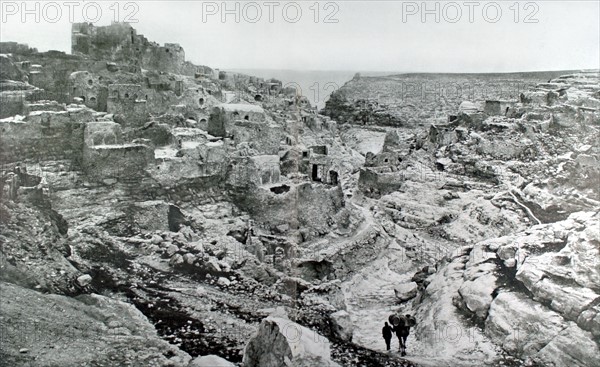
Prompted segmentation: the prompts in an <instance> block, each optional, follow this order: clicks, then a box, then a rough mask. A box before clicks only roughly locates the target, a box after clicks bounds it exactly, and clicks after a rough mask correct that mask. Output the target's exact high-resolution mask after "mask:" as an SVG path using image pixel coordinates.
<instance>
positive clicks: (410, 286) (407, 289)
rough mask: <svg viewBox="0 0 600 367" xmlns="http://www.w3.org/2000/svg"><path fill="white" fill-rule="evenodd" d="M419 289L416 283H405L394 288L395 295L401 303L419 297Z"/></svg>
mask: <svg viewBox="0 0 600 367" xmlns="http://www.w3.org/2000/svg"><path fill="white" fill-rule="evenodd" d="M417 289H418V285H417V283H416V282H410V283H404V284H400V285H398V286H396V287H394V293H395V294H396V298H398V300H400V302H406V301H408V300H410V299H413V298H415V297H416V296H417Z"/></svg>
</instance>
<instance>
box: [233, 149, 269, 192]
mask: <svg viewBox="0 0 600 367" xmlns="http://www.w3.org/2000/svg"><path fill="white" fill-rule="evenodd" d="M279 177H280V171H279V156H277V155H260V156H253V157H238V158H233V159H232V160H231V164H230V169H229V172H228V179H227V182H228V183H229V184H230V185H232V186H234V187H252V186H260V185H267V184H273V183H277V182H279Z"/></svg>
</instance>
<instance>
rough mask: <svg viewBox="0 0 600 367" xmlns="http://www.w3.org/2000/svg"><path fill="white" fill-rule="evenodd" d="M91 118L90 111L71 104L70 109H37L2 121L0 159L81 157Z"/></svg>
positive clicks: (75, 159)
mask: <svg viewBox="0 0 600 367" xmlns="http://www.w3.org/2000/svg"><path fill="white" fill-rule="evenodd" d="M90 120H92V115H91V111H90V110H87V109H81V108H70V109H68V110H67V111H59V112H56V111H35V112H32V113H31V114H30V115H29V116H28V117H27V118H26V120H24V121H23V120H16V119H9V120H4V121H2V122H0V131H1V133H0V159H1V160H2V162H15V161H19V160H23V159H34V160H37V161H42V160H61V159H71V160H73V161H74V162H75V163H78V162H79V161H80V160H81V152H82V150H83V130H84V121H90Z"/></svg>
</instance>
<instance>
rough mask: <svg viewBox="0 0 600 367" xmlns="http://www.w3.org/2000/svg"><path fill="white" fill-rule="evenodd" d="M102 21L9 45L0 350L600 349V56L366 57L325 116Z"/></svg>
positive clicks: (579, 352)
mask: <svg viewBox="0 0 600 367" xmlns="http://www.w3.org/2000/svg"><path fill="white" fill-rule="evenodd" d="M101 29H102V31H99V30H98V29H96V28H94V27H92V26H89V25H75V26H74V28H73V32H74V34H73V36H74V40H76V43H75V44H74V46H73V53H72V54H70V55H67V54H62V53H56V52H47V53H39V52H37V51H35V50H34V49H30V48H28V47H25V46H19V45H16V44H13V43H3V44H0V50H1V51H2V55H1V58H0V60H1V61H2V66H3V67H2V69H3V74H2V80H1V81H0V87H1V88H0V107H1V117H2V119H1V120H0V129H2V134H1V135H0V157H1V163H2V166H1V172H0V173H1V174H0V193H1V195H2V196H1V203H0V217H1V221H2V223H1V232H0V241H1V243H2V248H1V249H0V261H1V262H0V266H1V267H2V271H1V273H0V277H1V278H0V280H1V282H2V283H1V291H2V296H3V297H1V298H0V311H1V315H0V327H1V328H2V330H3V333H2V335H3V341H2V349H1V352H0V354H1V355H0V360H1V361H2V363H3V364H5V365H10V366H30V365H36V366H38V365H39V366H52V365H57V364H60V365H65V366H71V365H90V366H102V365H119V366H126V365H131V366H141V365H144V366H247V367H249V366H260V367H265V366H273V367H276V366H277V367H279V366H297V367H300V366H303V367H304V366H315V365H319V366H331V367H334V366H394V367H396V366H398V367H399V366H416V365H421V366H457V365H459V366H463V365H464V366H481V365H487V366H500V365H513V366H518V365H535V364H538V365H540V366H546V365H555V366H590V365H595V364H597V362H598V359H597V355H599V354H600V353H599V352H598V333H599V329H598V325H599V324H598V317H600V316H598V311H600V310H599V309H598V305H599V303H598V302H599V301H598V300H600V298H599V297H598V294H599V292H600V290H599V289H598V286H597V284H598V276H599V274H600V269H599V265H598V262H597V259H598V258H599V254H598V252H599V246H600V242H599V239H598V219H599V217H598V214H597V213H598V210H599V209H600V205H599V203H600V197H599V194H600V193H599V191H598V190H599V185H597V183H598V179H599V178H600V172H599V169H598V163H597V162H598V154H599V149H600V148H599V146H598V141H597V139H596V138H597V134H598V129H599V128H600V118H599V108H600V94H599V93H600V92H599V91H600V88H599V87H598V73H597V72H581V73H576V74H571V75H566V76H562V77H558V78H556V79H552V80H551V81H550V82H547V81H546V78H550V77H555V76H554V75H551V76H548V75H546V74H543V75H538V76H526V77H525V76H515V75H511V76H497V78H500V79H493V78H492V77H490V76H487V77H486V78H484V79H483V80H482V81H478V80H477V81H476V83H475V85H476V86H477V87H479V86H485V85H486V84H493V83H494V81H496V82H498V80H500V81H506V80H511V81H512V80H516V79H519V78H523V80H524V85H523V86H522V88H521V89H519V91H518V93H513V94H506V95H505V94H499V97H498V96H497V97H494V98H492V97H490V96H487V95H486V96H481V95H473V94H469V93H466V92H465V93H466V94H465V93H459V94H458V95H457V96H456V97H455V98H454V99H448V98H445V97H444V98H442V100H439V98H438V101H436V100H435V99H434V100H421V97H417V96H412V97H410V98H409V97H408V96H401V98H399V97H397V96H394V95H393V94H390V95H387V94H386V95H385V96H384V95H383V94H380V95H378V96H377V95H376V96H367V95H365V93H367V94H368V93H370V91H380V92H381V93H384V94H385V93H387V92H388V91H398V90H399V91H404V92H406V93H408V91H407V90H406V89H405V88H407V86H406V79H407V78H408V79H411V78H412V80H413V82H414V80H420V79H419V78H423V76H419V75H417V76H410V77H407V76H391V77H388V78H375V79H373V78H362V77H360V76H357V77H356V78H355V79H354V80H353V81H351V82H349V83H348V84H347V85H346V86H344V88H342V91H340V92H339V93H336V94H334V96H332V98H331V100H330V101H329V102H328V104H327V107H326V108H325V110H324V111H322V112H323V114H322V113H319V112H318V111H316V109H315V108H313V107H312V106H311V105H310V103H309V102H308V100H307V99H306V98H305V97H303V96H299V95H297V93H296V91H295V90H293V89H290V88H284V87H283V85H282V83H281V82H280V81H278V80H275V79H268V80H265V79H261V78H256V77H253V76H248V75H242V74H237V73H226V72H218V71H216V70H214V69H211V68H208V67H204V66H197V65H193V64H191V63H189V62H187V61H185V57H184V55H185V54H184V52H183V48H182V47H181V46H179V45H177V44H165V45H164V46H158V45H157V44H155V43H153V42H149V41H148V40H147V39H145V38H144V37H143V36H142V35H138V34H137V33H136V32H135V30H133V29H132V28H131V27H129V26H128V25H123V24H113V25H111V26H107V27H106V28H101ZM98 34H110V35H111V36H110V37H112V38H111V42H108V43H107V42H104V41H103V39H102V37H100V38H97V37H98ZM136 46H138V47H136ZM167 54H170V55H173V56H167ZM5 71H6V72H5ZM436 78H437V79H438V80H439V81H440V82H441V81H448V80H449V81H450V82H452V83H456V82H458V81H460V82H466V83H469V82H473V80H474V78H475V77H474V76H452V77H448V76H435V75H430V76H427V77H426V78H425V79H426V80H436ZM461 78H462V79H461ZM494 78H496V77H494ZM515 78H516V79H515ZM536 78H544V79H543V80H537V79H536ZM475 79H476V78H475ZM455 86H456V85H455ZM403 88H404V89H403ZM426 89H427V88H426ZM448 90H449V89H448ZM404 92H403V93H404ZM411 93H412V92H411ZM415 93H416V92H415ZM498 93H500V92H498ZM502 93H504V92H502ZM471 96H472V97H473V98H470V97H471ZM404 97H406V98H404ZM500 97H503V98H505V99H499V98H500ZM411 98H412V99H411ZM413 122H417V123H413ZM514 311H517V312H514ZM392 313H403V314H406V313H411V314H413V315H415V316H416V317H417V325H416V327H415V328H414V329H413V330H412V332H411V335H410V336H409V339H408V348H407V352H408V355H407V356H401V355H400V354H399V353H397V352H396V348H394V350H393V351H392V352H386V351H385V344H384V343H383V340H382V338H381V327H382V326H383V322H384V321H386V320H387V319H388V316H389V315H390V314H392ZM396 343H397V341H396V340H395V339H394V344H396Z"/></svg>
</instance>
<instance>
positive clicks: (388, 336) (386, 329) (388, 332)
mask: <svg viewBox="0 0 600 367" xmlns="http://www.w3.org/2000/svg"><path fill="white" fill-rule="evenodd" d="M393 331H394V328H393V327H391V326H390V325H388V323H387V322H386V323H385V325H384V326H383V329H381V334H382V335H383V339H385V347H386V350H390V343H391V342H392V335H393V334H392V332H393Z"/></svg>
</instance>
